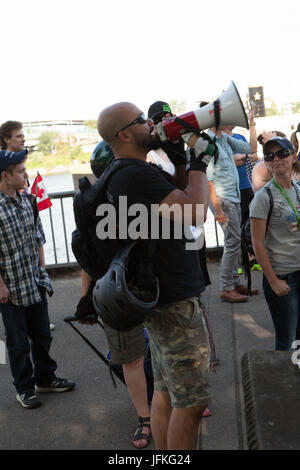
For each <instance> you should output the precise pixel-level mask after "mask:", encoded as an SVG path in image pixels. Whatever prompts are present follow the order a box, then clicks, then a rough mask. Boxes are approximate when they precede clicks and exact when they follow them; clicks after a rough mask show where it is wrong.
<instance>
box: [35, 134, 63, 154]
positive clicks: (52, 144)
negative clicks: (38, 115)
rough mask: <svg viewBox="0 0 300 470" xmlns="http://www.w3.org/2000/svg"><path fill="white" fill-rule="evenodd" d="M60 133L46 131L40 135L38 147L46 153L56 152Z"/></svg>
mask: <svg viewBox="0 0 300 470" xmlns="http://www.w3.org/2000/svg"><path fill="white" fill-rule="evenodd" d="M59 140H60V135H59V134H58V133H57V132H53V131H45V132H43V133H42V134H41V135H40V137H39V143H38V149H39V151H40V152H42V153H43V154H44V155H47V154H49V153H52V154H53V153H55V151H56V148H57V144H58V142H59Z"/></svg>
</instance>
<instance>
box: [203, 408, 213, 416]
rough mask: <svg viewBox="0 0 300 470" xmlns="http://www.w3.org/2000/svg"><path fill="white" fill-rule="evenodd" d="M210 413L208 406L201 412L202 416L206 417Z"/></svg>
mask: <svg viewBox="0 0 300 470" xmlns="http://www.w3.org/2000/svg"><path fill="white" fill-rule="evenodd" d="M211 415H212V412H211V411H210V409H209V408H205V410H204V411H203V413H202V418H208V417H209V416H211Z"/></svg>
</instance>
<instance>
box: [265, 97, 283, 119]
mask: <svg viewBox="0 0 300 470" xmlns="http://www.w3.org/2000/svg"><path fill="white" fill-rule="evenodd" d="M279 114H280V112H279V110H278V107H277V104H276V102H275V100H271V104H270V105H269V107H268V108H266V116H278V115H279Z"/></svg>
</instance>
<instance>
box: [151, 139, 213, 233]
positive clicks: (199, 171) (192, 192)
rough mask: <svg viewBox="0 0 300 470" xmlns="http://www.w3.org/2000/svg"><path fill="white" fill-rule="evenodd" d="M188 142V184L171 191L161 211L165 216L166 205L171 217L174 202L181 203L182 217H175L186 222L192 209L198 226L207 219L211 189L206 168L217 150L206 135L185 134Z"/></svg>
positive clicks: (193, 220) (163, 201) (167, 212)
mask: <svg viewBox="0 0 300 470" xmlns="http://www.w3.org/2000/svg"><path fill="white" fill-rule="evenodd" d="M183 139H184V141H185V142H186V143H187V144H188V146H189V149H188V151H187V157H188V164H187V167H186V169H187V174H188V176H187V178H188V182H187V186H186V187H185V188H184V189H183V190H180V189H176V190H174V191H172V192H170V193H169V194H168V195H167V196H166V197H165V198H164V199H163V200H162V201H161V203H160V208H159V209H160V212H161V214H162V216H163V217H164V216H165V214H164V207H163V206H164V205H165V206H166V216H167V217H170V207H171V206H172V205H173V204H177V205H180V207H181V219H180V220H178V218H177V217H176V216H175V217H174V219H175V220H177V221H179V222H185V223H186V220H184V218H185V215H186V214H187V213H188V214H189V215H190V209H192V214H191V215H192V220H191V221H190V224H191V225H194V226H198V225H199V224H203V223H204V222H205V221H206V216H207V209H208V203H209V189H208V182H207V176H206V170H207V167H208V165H209V162H210V159H211V156H212V155H213V154H214V153H215V152H216V148H215V145H214V144H212V142H211V141H210V140H208V139H207V138H206V137H201V136H200V137H198V136H195V135H193V134H186V135H185V136H183Z"/></svg>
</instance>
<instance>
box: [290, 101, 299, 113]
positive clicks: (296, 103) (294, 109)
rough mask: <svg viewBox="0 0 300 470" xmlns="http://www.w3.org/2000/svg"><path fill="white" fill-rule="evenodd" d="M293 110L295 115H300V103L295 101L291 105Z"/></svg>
mask: <svg viewBox="0 0 300 470" xmlns="http://www.w3.org/2000/svg"><path fill="white" fill-rule="evenodd" d="M291 109H292V113H293V114H298V113H300V101H293V102H292V103H291Z"/></svg>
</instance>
